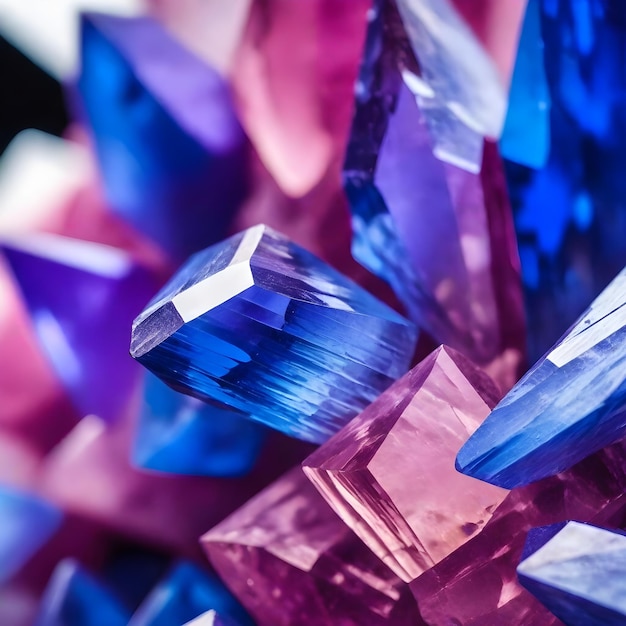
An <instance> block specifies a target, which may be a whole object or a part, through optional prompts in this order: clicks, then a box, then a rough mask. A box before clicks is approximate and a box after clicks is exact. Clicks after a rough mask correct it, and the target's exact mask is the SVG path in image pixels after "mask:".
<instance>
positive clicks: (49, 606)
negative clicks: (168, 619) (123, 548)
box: [35, 559, 130, 626]
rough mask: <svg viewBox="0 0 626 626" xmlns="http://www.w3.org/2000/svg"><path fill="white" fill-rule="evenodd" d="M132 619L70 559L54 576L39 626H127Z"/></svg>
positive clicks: (94, 580)
mask: <svg viewBox="0 0 626 626" xmlns="http://www.w3.org/2000/svg"><path fill="white" fill-rule="evenodd" d="M129 617H130V613H129V612H128V611H127V610H126V609H125V608H124V607H123V606H122V604H121V603H120V602H119V601H118V600H117V598H115V596H113V595H112V594H111V592H110V591H109V590H108V589H106V588H105V587H104V586H102V584H101V583H100V582H99V581H97V580H96V579H95V578H93V577H92V576H91V575H90V574H89V573H88V572H86V571H85V570H83V568H82V567H81V566H80V565H79V564H78V563H77V562H76V561H73V560H71V559H66V560H63V561H61V562H60V563H59V564H58V565H57V567H56V569H55V570H54V573H53V574H52V578H51V579H50V582H49V583H48V587H47V588H46V591H45V592H44V595H43V598H42V601H41V606H40V609H39V614H38V616H37V620H36V621H35V626H126V624H128V619H129Z"/></svg>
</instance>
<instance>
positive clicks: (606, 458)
mask: <svg viewBox="0 0 626 626" xmlns="http://www.w3.org/2000/svg"><path fill="white" fill-rule="evenodd" d="M625 452H626V443H624V442H622V443H620V444H616V445H614V446H611V447H610V448H605V449H604V450H602V451H601V452H598V453H596V454H594V455H593V456H590V457H588V458H587V459H585V460H584V461H582V462H580V463H578V464H577V465H575V466H574V467H573V468H571V469H570V470H568V471H567V472H563V473H562V474H559V475H557V476H552V477H550V478H546V479H544V480H541V481H539V482H536V483H533V484H532V485H528V486H527V487H523V488H521V489H516V490H514V491H512V492H511V493H510V495H509V496H508V497H507V498H506V500H505V501H504V502H503V503H502V504H501V505H500V507H499V508H498V509H497V510H496V512H495V513H494V515H493V517H492V518H491V520H490V521H489V522H488V523H487V525H486V526H485V528H484V529H483V530H482V532H480V533H479V534H478V535H476V536H475V537H474V538H472V539H471V540H470V541H468V542H467V543H466V544H465V545H463V546H461V547H460V548H459V549H458V550H456V551H455V552H454V553H452V554H451V555H450V556H449V557H448V558H446V559H444V560H443V561H442V562H441V563H439V564H438V565H436V566H435V567H433V568H432V569H430V570H429V571H427V572H426V573H424V574H423V575H422V576H420V577H419V578H417V579H416V580H415V581H413V582H412V583H411V590H412V591H413V594H414V595H415V598H416V599H417V602H418V605H419V608H420V611H421V613H422V616H423V617H424V619H425V620H426V622H427V623H428V624H430V625H431V626H449V625H450V624H463V625H468V626H470V625H471V626H479V625H480V626H483V625H484V626H510V625H511V624H516V626H517V625H518V624H521V625H524V626H531V625H532V626H539V625H541V626H544V625H547V626H550V625H552V624H560V623H561V622H559V621H558V620H557V619H556V618H554V617H553V616H552V615H551V613H550V612H549V611H548V610H547V609H546V608H545V607H544V606H543V605H542V604H540V603H539V601H538V600H536V599H535V598H534V597H533V596H532V595H531V594H530V593H529V592H527V591H526V590H525V589H523V588H522V587H521V586H520V584H519V583H518V582H517V574H516V567H517V565H518V563H519V560H520V557H521V555H522V550H523V547H524V541H525V539H526V534H527V532H528V531H529V530H530V528H532V527H535V526H547V525H549V524H554V523H557V522H562V521H566V520H572V519H573V520H579V521H582V522H591V523H593V524H596V525H600V526H602V525H605V526H607V527H616V526H617V527H623V526H624V524H625V522H626V499H625V498H624V492H625V489H626V467H625V465H624V454H625Z"/></svg>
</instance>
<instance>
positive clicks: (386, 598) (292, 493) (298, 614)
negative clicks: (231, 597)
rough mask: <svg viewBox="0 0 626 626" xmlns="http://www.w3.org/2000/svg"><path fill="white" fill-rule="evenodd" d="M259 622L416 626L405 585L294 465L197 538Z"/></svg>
mask: <svg viewBox="0 0 626 626" xmlns="http://www.w3.org/2000/svg"><path fill="white" fill-rule="evenodd" d="M201 541H202V545H203V546H204V549H205V550H206V552H207V554H208V556H209V559H210V560H211V563H212V564H213V566H214V567H215V569H216V570H217V571H218V573H219V575H220V576H221V577H222V580H224V582H225V583H226V584H227V585H228V587H229V588H230V589H231V591H232V592H233V593H234V594H235V595H236V596H237V598H238V599H239V600H240V602H241V603H242V604H243V605H244V606H245V607H246V609H247V610H248V611H249V613H250V615H252V617H253V619H254V620H255V621H256V622H257V624H258V625H259V626H292V625H293V624H298V626H334V625H335V624H342V625H343V626H363V625H364V624H367V625H368V626H383V625H389V626H391V625H393V626H405V625H406V626H409V625H412V626H419V624H421V623H422V621H421V619H420V618H419V614H418V613H417V610H416V607H415V605H414V604H413V602H412V599H411V598H408V597H407V595H406V586H405V585H404V583H402V582H401V581H400V580H399V579H398V578H397V577H396V576H395V575H394V574H393V573H392V572H391V570H389V569H388V568H387V567H386V566H385V565H384V564H383V563H382V562H381V561H380V560H379V559H378V558H377V557H376V556H374V554H372V553H371V552H370V551H369V549H368V548H366V547H365V546H364V545H363V544H362V543H361V542H360V541H359V539H357V537H356V536H355V535H354V534H353V533H352V532H351V531H350V530H349V529H348V527H347V526H346V525H345V524H344V523H343V522H342V521H341V520H340V519H339V518H338V517H337V516H336V515H335V513H333V511H331V509H330V508H329V507H328V506H327V505H326V503H325V502H324V500H323V499H322V497H321V496H320V495H319V494H318V493H317V491H316V490H315V489H314V488H313V486H312V485H311V484H310V483H309V481H308V480H307V479H306V478H305V477H304V474H303V473H302V471H301V470H300V468H296V469H294V470H292V471H290V472H288V473H287V474H285V475H284V476H283V477H282V478H280V479H279V480H277V481H276V482H275V483H273V484H272V485H270V486H269V487H267V488H266V489H265V490H264V491H262V492H261V493H259V494H258V495H257V496H255V497H254V498H252V499H251V500H249V501H248V502H247V503H246V504H245V505H244V506H242V507H241V508H240V509H239V510H238V511H236V512H235V513H233V514H232V515H231V516H230V517H228V518H227V519H225V520H224V521H223V522H221V523H220V524H218V525H217V526H216V527H215V528H213V529H212V530H210V531H209V532H208V533H207V534H206V535H204V537H202V540H201Z"/></svg>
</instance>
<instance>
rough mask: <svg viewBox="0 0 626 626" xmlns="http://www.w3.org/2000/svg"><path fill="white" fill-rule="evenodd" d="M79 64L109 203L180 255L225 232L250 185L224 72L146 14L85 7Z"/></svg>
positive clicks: (83, 98)
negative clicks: (102, 12) (128, 15)
mask: <svg viewBox="0 0 626 626" xmlns="http://www.w3.org/2000/svg"><path fill="white" fill-rule="evenodd" d="M81 64H82V69H81V74H80V77H79V79H78V91H79V93H80V108H81V109H82V110H84V114H85V115H86V117H87V121H88V124H89V125H90V127H91V130H92V132H93V136H94V139H95V146H96V152H97V155H98V159H99V162H100V168H101V171H102V175H103V178H104V185H105V191H106V195H107V199H108V200H109V202H110V204H111V207H112V208H113V209H114V210H116V211H117V212H119V213H120V214H121V215H122V216H124V217H125V218H126V219H128V220H129V221H130V222H131V223H132V224H133V225H134V226H135V227H136V228H137V229H138V230H140V231H142V232H144V233H146V234H147V235H148V236H150V237H151V238H152V239H153V240H155V241H156V242H158V243H159V244H160V245H161V246H162V247H163V248H164V249H165V250H167V251H168V252H169V253H170V254H171V255H173V256H174V257H175V258H177V259H184V258H186V256H187V255H188V254H190V253H192V252H195V251H197V250H199V249H201V248H203V247H204V246H206V245H209V244H211V243H214V242H216V241H218V240H219V239H220V238H221V237H223V236H225V234H226V229H227V227H228V224H229V222H230V220H231V218H232V215H233V212H234V211H235V210H236V209H237V208H238V206H239V204H240V202H241V200H242V199H243V197H244V195H245V190H246V186H247V184H246V171H247V170H246V150H247V148H246V139H245V136H244V133H243V131H242V129H241V127H240V125H239V122H238V120H237V118H236V115H235V112H234V109H233V103H232V100H231V96H230V92H229V89H228V85H227V83H226V81H225V80H224V79H223V78H222V77H221V76H220V75H219V74H218V73H217V72H216V71H215V70H213V69H212V68H211V67H209V66H207V65H206V64H205V63H204V62H203V61H202V60H201V59H200V58H198V57H196V56H195V55H194V54H192V53H191V52H190V51H188V50H187V49H186V48H185V47H184V46H183V45H182V44H180V43H178V42H177V41H176V40H175V39H174V38H173V37H171V36H170V35H169V34H168V33H167V31H166V30H165V29H164V27H163V26H162V25H160V24H159V23H158V22H156V21H154V20H152V19H150V18H146V17H141V18H130V19H126V18H119V17H112V16H107V15H99V14H88V15H86V16H84V17H83V22H82V47H81Z"/></svg>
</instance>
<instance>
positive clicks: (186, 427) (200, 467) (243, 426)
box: [133, 373, 267, 476]
mask: <svg viewBox="0 0 626 626" xmlns="http://www.w3.org/2000/svg"><path fill="white" fill-rule="evenodd" d="M266 434H267V430H266V428H265V427H264V426H262V425H261V424H258V423H256V422H253V421H252V420H250V419H248V416H247V415H245V414H243V413H239V412H236V411H233V410H232V409H228V408H225V407H223V406H219V405H215V404H206V403H205V402H202V401H201V400H197V399H196V398H191V397H189V396H186V395H183V394H181V393H178V392H176V391H174V390H173V389H171V388H170V387H168V386H167V385H166V384H165V383H163V382H161V381H160V380H159V379H158V378H157V377H156V376H153V375H152V374H149V373H146V380H145V384H144V401H143V406H142V411H141V416H140V418H139V426H138V429H137V432H136V434H135V442H134V448H133V462H134V463H135V465H137V466H139V467H141V468H143V469H148V470H155V471H160V472H168V473H174V474H190V475H196V476H240V475H244V474H246V473H247V472H248V471H249V470H251V469H252V467H253V466H254V464H255V462H256V460H257V458H258V456H259V453H260V452H261V448H262V446H263V443H264V441H265V436H266Z"/></svg>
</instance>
